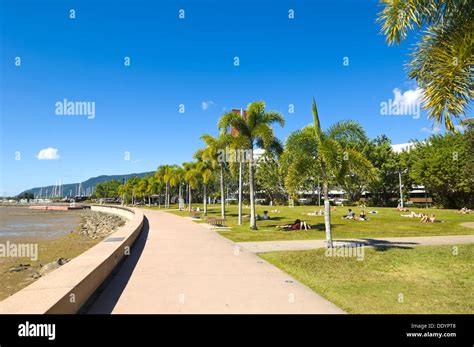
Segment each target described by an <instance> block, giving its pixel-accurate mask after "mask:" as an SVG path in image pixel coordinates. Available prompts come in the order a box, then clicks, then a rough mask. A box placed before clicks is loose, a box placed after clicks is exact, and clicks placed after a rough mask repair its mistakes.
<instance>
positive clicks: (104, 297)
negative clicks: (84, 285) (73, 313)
mask: <svg viewBox="0 0 474 347" xmlns="http://www.w3.org/2000/svg"><path fill="white" fill-rule="evenodd" d="M149 231H150V226H149V223H148V219H147V218H146V217H145V218H144V221H143V227H142V231H141V233H140V235H138V238H137V239H136V240H135V243H134V244H133V246H132V248H131V249H130V255H129V256H128V257H127V258H126V259H125V260H124V261H123V262H122V264H120V265H118V267H117V268H116V270H115V271H114V272H113V274H112V275H111V276H110V277H109V278H108V279H107V281H106V282H105V283H104V284H103V286H102V288H101V289H99V290H98V292H97V293H96V295H95V297H96V299H95V300H94V301H93V302H92V303H91V304H90V306H89V308H88V309H87V310H86V312H85V313H88V314H98V313H100V314H110V313H112V311H113V309H114V307H115V305H116V304H117V302H118V300H119V298H120V296H121V295H122V292H123V290H124V289H125V287H126V286H127V283H128V281H129V279H130V276H131V275H132V273H133V270H134V269H135V267H136V266H137V263H138V260H139V259H140V256H141V254H142V252H143V249H144V248H145V244H146V241H147V238H148V233H149Z"/></svg>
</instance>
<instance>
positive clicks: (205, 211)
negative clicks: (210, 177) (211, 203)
mask: <svg viewBox="0 0 474 347" xmlns="http://www.w3.org/2000/svg"><path fill="white" fill-rule="evenodd" d="M204 215H205V216H207V184H204Z"/></svg>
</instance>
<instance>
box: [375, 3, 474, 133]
mask: <svg viewBox="0 0 474 347" xmlns="http://www.w3.org/2000/svg"><path fill="white" fill-rule="evenodd" d="M382 5H383V9H382V11H381V12H380V13H379V17H378V21H379V22H380V23H381V29H382V33H383V34H384V35H385V37H386V39H387V41H388V43H389V44H390V45H391V44H394V43H397V44H400V41H401V40H404V39H405V38H406V37H407V36H408V33H409V32H411V31H415V30H418V31H423V34H422V35H420V40H419V41H418V43H417V44H416V45H415V49H414V51H413V52H412V53H411V54H410V55H411V56H412V60H411V61H410V62H409V63H408V75H409V77H410V78H414V79H415V80H416V81H417V83H418V85H419V86H420V87H421V88H423V99H424V102H425V103H424V105H423V107H424V108H427V109H428V110H429V111H428V115H429V117H430V118H433V119H434V120H435V122H436V123H441V122H442V121H443V120H444V124H445V126H446V129H448V130H454V129H455V128H454V124H453V119H459V118H460V117H464V116H465V115H466V111H467V109H468V107H469V104H470V103H471V102H472V100H473V97H474V85H473V81H474V70H473V69H472V66H473V65H474V55H473V51H474V40H473V39H472V33H473V32H474V20H473V18H474V1H472V0H450V1H447V0H384V1H383V2H382Z"/></svg>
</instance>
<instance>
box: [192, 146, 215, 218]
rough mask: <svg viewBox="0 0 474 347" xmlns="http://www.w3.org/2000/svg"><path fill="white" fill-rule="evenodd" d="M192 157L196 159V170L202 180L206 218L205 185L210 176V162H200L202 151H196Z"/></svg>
mask: <svg viewBox="0 0 474 347" xmlns="http://www.w3.org/2000/svg"><path fill="white" fill-rule="evenodd" d="M194 156H195V158H196V159H198V162H197V164H196V170H197V172H198V173H199V175H200V176H201V179H202V186H203V199H204V215H205V216H207V185H208V183H209V180H210V179H211V176H212V164H211V162H210V161H203V160H202V150H198V151H197V152H196V153H195V155H194Z"/></svg>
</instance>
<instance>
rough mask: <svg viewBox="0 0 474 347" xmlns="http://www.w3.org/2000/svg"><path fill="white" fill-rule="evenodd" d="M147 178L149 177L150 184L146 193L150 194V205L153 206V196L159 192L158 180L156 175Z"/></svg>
mask: <svg viewBox="0 0 474 347" xmlns="http://www.w3.org/2000/svg"><path fill="white" fill-rule="evenodd" d="M147 179H148V185H147V190H146V194H147V196H148V206H151V196H152V195H153V194H156V193H157V191H158V182H157V181H156V178H155V176H154V175H149V176H147Z"/></svg>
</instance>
